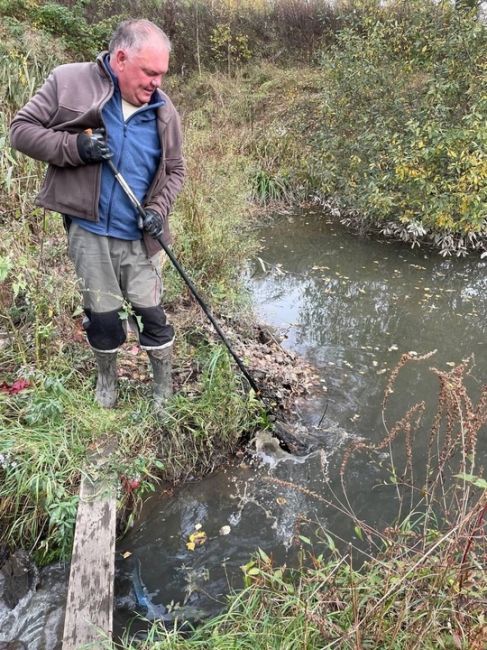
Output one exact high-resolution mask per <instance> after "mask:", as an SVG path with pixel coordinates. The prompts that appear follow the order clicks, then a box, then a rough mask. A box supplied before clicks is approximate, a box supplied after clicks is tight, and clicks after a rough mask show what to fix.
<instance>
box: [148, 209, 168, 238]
mask: <svg viewBox="0 0 487 650" xmlns="http://www.w3.org/2000/svg"><path fill="white" fill-rule="evenodd" d="M143 228H144V230H145V231H146V232H147V233H149V235H150V236H151V237H153V238H154V239H157V238H158V237H160V236H161V235H162V233H163V232H164V219H163V218H162V217H161V215H160V214H159V213H158V212H156V211H155V210H146V211H145V219H144V223H143Z"/></svg>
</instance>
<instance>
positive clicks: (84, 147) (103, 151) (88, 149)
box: [77, 129, 112, 165]
mask: <svg viewBox="0 0 487 650" xmlns="http://www.w3.org/2000/svg"><path fill="white" fill-rule="evenodd" d="M77 145H78V153H79V157H80V158H81V160H82V161H83V162H84V163H85V164H87V165H91V164H93V163H99V162H103V160H109V158H111V157H112V152H111V151H110V149H109V147H108V145H107V143H106V142H105V132H104V130H103V129H98V130H97V131H93V134H92V135H87V134H86V133H80V134H79V135H78V141H77Z"/></svg>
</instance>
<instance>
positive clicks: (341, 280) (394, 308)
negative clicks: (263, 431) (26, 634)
mask: <svg viewBox="0 0 487 650" xmlns="http://www.w3.org/2000/svg"><path fill="white" fill-rule="evenodd" d="M259 236H260V238H261V240H262V246H263V248H262V251H261V253H260V255H259V257H258V258H256V259H255V260H252V262H251V264H250V267H249V274H248V283H249V287H250V289H251V291H252V293H253V295H254V298H255V305H256V311H257V313H258V315H259V318H260V319H261V320H262V321H264V322H267V323H269V324H270V325H272V326H274V327H275V328H276V329H277V330H278V331H279V332H280V333H281V335H282V336H283V337H284V339H283V345H284V346H285V347H287V348H289V349H292V350H294V351H296V352H298V353H299V354H300V355H302V356H304V357H305V358H306V359H307V360H309V362H310V363H311V364H313V365H314V366H315V367H316V368H317V369H318V372H319V374H320V376H321V379H322V382H323V383H324V384H325V386H326V391H323V392H321V394H318V395H317V396H315V397H314V398H313V399H311V400H309V401H308V402H307V403H304V404H302V405H301V407H300V408H301V417H302V419H303V421H304V422H305V423H306V425H307V427H308V429H310V430H312V431H313V432H314V433H315V435H316V436H317V437H318V439H319V447H320V449H319V450H318V451H316V452H315V453H312V454H311V455H309V456H308V457H306V458H304V459H300V460H299V462H298V461H293V460H292V459H288V460H283V461H280V462H279V463H278V464H275V463H273V461H272V453H271V454H270V456H268V457H265V456H264V458H261V457H260V456H259V457H256V458H254V459H253V460H251V461H250V462H249V461H247V460H246V461H245V462H244V463H243V464H241V465H240V466H238V467H229V468H226V469H224V470H221V471H219V472H216V473H214V474H213V475H212V476H209V477H207V478H206V479H205V480H203V481H198V482H195V483H189V484H187V485H185V486H183V487H181V488H178V489H177V490H176V491H175V492H174V493H173V494H161V495H157V496H155V497H154V498H152V499H151V500H150V501H149V502H148V503H147V505H146V507H145V508H144V510H143V512H142V514H141V517H140V520H139V522H138V524H137V526H136V527H135V528H134V529H133V530H132V531H131V532H130V533H129V534H128V535H127V537H126V538H125V539H124V540H123V541H122V543H121V544H120V547H119V559H118V562H117V567H118V579H117V580H118V589H117V593H118V610H117V626H118V629H119V630H121V629H122V627H123V626H124V625H126V624H127V620H128V618H129V617H130V612H131V611H133V610H135V611H137V612H139V613H141V614H143V615H145V616H147V618H149V619H151V618H154V617H158V616H161V617H163V618H165V619H166V620H168V621H172V620H174V617H175V616H178V617H180V618H183V619H184V618H189V619H191V620H193V621H197V620H199V619H200V618H205V617H207V616H209V615H211V614H214V613H215V612H217V611H218V610H219V609H221V607H222V605H223V604H224V602H225V594H226V593H227V592H228V590H229V589H230V587H237V588H238V587H240V586H241V585H242V571H241V569H240V566H241V565H244V564H245V563H246V562H247V561H248V559H249V555H250V554H251V553H252V552H253V551H254V550H255V549H256V548H258V547H259V548H262V549H264V550H265V551H266V552H267V553H268V554H272V557H273V558H274V559H275V561H277V562H283V561H287V562H289V563H293V562H295V561H296V553H297V548H298V546H299V542H300V541H301V542H302V543H303V536H304V538H307V539H310V540H311V543H312V544H313V547H314V549H315V551H317V552H321V551H324V552H326V548H327V541H326V532H327V531H331V532H333V534H335V535H337V536H338V538H339V539H341V540H343V544H346V543H348V542H353V543H355V544H360V542H359V540H358V539H357V538H356V533H355V531H354V526H353V523H352V522H351V520H350V518H349V517H348V516H347V515H346V514H344V513H343V512H342V510H341V508H342V505H343V506H344V501H343V495H341V497H340V500H341V504H342V505H340V503H339V502H338V500H337V499H336V498H335V497H334V495H338V494H339V493H340V480H339V466H340V463H341V459H342V454H343V449H344V445H346V444H347V443H348V441H349V440H350V439H352V438H355V437H361V438H364V439H366V440H372V441H377V440H380V439H382V437H383V436H384V431H385V430H384V424H383V418H385V419H386V422H388V423H393V422H394V421H396V420H397V419H398V418H399V417H401V416H403V415H404V413H405V412H406V411H407V409H408V408H409V406H410V405H412V404H414V403H415V402H417V401H418V400H420V399H421V400H425V401H426V403H427V404H428V405H429V410H428V411H427V414H426V417H425V420H424V424H423V429H422V430H420V431H419V433H418V440H417V441H416V456H415V459H416V463H417V468H418V472H417V474H418V478H419V480H420V474H421V471H420V465H421V460H422V457H423V456H424V453H423V452H424V443H423V442H422V440H421V432H422V431H425V430H427V428H428V424H429V422H428V418H429V419H431V417H432V413H433V410H434V406H435V404H436V397H437V392H438V381H437V379H436V377H435V376H434V375H433V373H432V372H431V371H430V367H431V366H435V367H437V368H439V369H442V370H447V369H449V368H450V367H452V364H457V363H460V362H461V361H462V360H464V359H466V358H468V357H472V358H473V361H472V366H473V369H472V372H471V377H470V384H471V385H470V389H471V390H472V391H473V394H474V395H475V392H476V391H478V388H479V385H480V384H481V383H485V376H486V370H487V350H486V344H485V338H486V337H485V333H486V321H485V315H486V302H487V297H486V295H487V292H486V288H487V286H486V285H487V280H486V263H485V262H483V261H480V260H479V259H478V258H476V259H468V260H459V259H453V260H450V259H446V260H445V259H443V258H441V257H439V256H437V255H434V254H430V252H428V251H424V250H417V249H416V250H414V251H412V250H409V249H407V248H405V247H404V246H401V245H398V244H396V243H385V242H379V241H374V240H370V239H369V240H364V239H361V238H358V237H356V236H354V235H351V234H350V233H348V232H347V231H345V230H344V229H343V228H341V227H340V226H337V225H335V224H334V223H332V222H331V220H328V219H326V218H323V217H322V216H320V215H319V214H317V213H313V212H307V213H303V214H298V215H290V216H289V217H288V218H285V219H284V220H283V219H282V218H280V219H279V220H278V221H277V222H276V223H275V224H272V223H269V224H267V225H264V226H262V228H261V229H260V231H259ZM433 351H435V353H434V355H433V356H432V357H431V358H430V359H428V360H427V361H423V362H417V363H411V364H409V365H408V366H407V367H406V368H404V369H403V370H402V371H401V373H400V374H399V377H398V380H397V385H396V389H395V392H394V394H393V395H391V397H390V400H389V406H388V409H387V411H386V413H385V414H383V413H382V399H383V393H384V388H385V386H386V382H387V378H388V376H389V373H390V371H391V370H392V369H393V368H394V366H395V365H396V364H397V362H398V361H399V359H400V357H401V354H402V353H403V352H412V353H416V354H417V355H418V356H421V355H423V354H425V353H429V352H433ZM483 452H484V453H485V443H484V445H483ZM394 454H395V457H394V461H395V463H396V464H397V465H398V467H400V466H401V463H403V462H404V454H405V451H404V448H403V445H401V444H398V445H397V447H396V448H395V449H394ZM262 461H263V462H262ZM390 461H391V459H390V457H389V456H388V455H387V454H382V455H376V456H373V457H370V456H367V457H365V456H358V457H357V458H354V459H353V460H352V461H351V463H350V466H349V468H348V473H347V490H348V497H349V499H350V505H351V507H352V508H353V510H354V512H355V514H356V515H357V516H358V517H359V518H361V519H363V520H364V521H367V522H368V523H370V524H371V525H374V526H378V527H381V526H384V525H386V524H387V523H388V522H390V521H392V520H393V519H394V517H395V516H396V514H397V510H398V503H397V499H396V494H395V489H394V488H393V487H392V486H391V485H390V484H389V485H388V484H387V483H388V478H389V474H390V472H389V466H390ZM331 502H333V504H332V503H331ZM344 507H345V509H346V506H344ZM198 530H199V531H200V532H201V531H202V532H204V533H206V536H207V537H206V541H205V542H204V543H203V544H202V545H201V546H199V547H196V548H195V549H194V550H190V549H188V548H187V542H188V540H189V538H190V535H191V534H193V533H194V532H196V531H198ZM300 535H301V538H300ZM304 543H305V544H306V542H304ZM338 543H340V542H338ZM127 552H128V553H130V555H127V557H126V558H125V559H123V558H122V554H123V553H127ZM154 606H155V607H156V609H154ZM157 608H158V609H157ZM138 627H143V625H142V626H141V625H140V624H134V627H133V630H136V629H138Z"/></svg>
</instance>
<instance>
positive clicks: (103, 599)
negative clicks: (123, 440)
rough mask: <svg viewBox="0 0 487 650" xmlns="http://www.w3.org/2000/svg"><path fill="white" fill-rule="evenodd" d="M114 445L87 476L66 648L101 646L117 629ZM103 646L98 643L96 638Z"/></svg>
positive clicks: (97, 455)
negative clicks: (109, 470)
mask: <svg viewBox="0 0 487 650" xmlns="http://www.w3.org/2000/svg"><path fill="white" fill-rule="evenodd" d="M114 449H115V442H114V440H113V439H107V440H105V441H104V442H103V443H102V444H101V445H100V446H99V447H98V449H97V450H96V451H95V452H94V453H93V454H92V455H91V456H90V459H89V461H90V462H89V467H88V469H87V471H86V473H85V475H84V476H83V479H82V481H81V487H80V499H79V504H78V513H77V518H76V530H75V535H74V544H73V554H72V558H71V570H70V575H69V586H68V595H67V600H66V615H65V619H64V635H63V650H76V649H77V648H80V647H81V646H83V645H87V644H91V645H90V647H91V648H97V647H100V646H101V639H103V638H105V639H106V638H111V635H112V629H113V581H114V573H115V525H116V505H117V499H116V497H117V489H116V488H117V478H116V475H114V474H113V473H107V469H106V464H107V462H108V460H109V458H110V454H111V453H112V452H113V451H114ZM97 641H98V642H100V645H93V644H96V642H97Z"/></svg>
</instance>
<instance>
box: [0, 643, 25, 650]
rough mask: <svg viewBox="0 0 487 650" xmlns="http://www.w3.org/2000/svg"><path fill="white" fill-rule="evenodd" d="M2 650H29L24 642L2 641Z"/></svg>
mask: <svg viewBox="0 0 487 650" xmlns="http://www.w3.org/2000/svg"><path fill="white" fill-rule="evenodd" d="M0 650H28V648H27V646H26V645H25V643H24V642H23V641H0Z"/></svg>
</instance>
